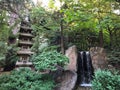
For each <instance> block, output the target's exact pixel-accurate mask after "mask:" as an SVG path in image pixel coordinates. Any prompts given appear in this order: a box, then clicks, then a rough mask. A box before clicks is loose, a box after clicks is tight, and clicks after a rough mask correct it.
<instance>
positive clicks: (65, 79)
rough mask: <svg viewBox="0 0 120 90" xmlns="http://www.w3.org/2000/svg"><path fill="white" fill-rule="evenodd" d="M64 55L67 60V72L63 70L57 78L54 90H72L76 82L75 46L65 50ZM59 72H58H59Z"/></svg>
mask: <svg viewBox="0 0 120 90" xmlns="http://www.w3.org/2000/svg"><path fill="white" fill-rule="evenodd" d="M65 55H66V56H67V57H68V58H69V63H68V66H67V70H65V71H64V70H63V71H62V72H61V73H59V75H57V76H58V77H57V78H56V80H55V81H56V82H57V83H58V86H57V87H56V88H55V90H73V89H74V87H75V85H76V82H77V73H76V71H77V49H76V46H72V47H70V48H68V50H66V53H65ZM59 71H60V70H59Z"/></svg>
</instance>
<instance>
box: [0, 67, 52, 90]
mask: <svg viewBox="0 0 120 90" xmlns="http://www.w3.org/2000/svg"><path fill="white" fill-rule="evenodd" d="M53 87H54V81H53V80H52V78H51V77H50V75H41V74H39V73H37V72H34V71H31V70H30V69H27V68H26V69H25V68H22V69H19V70H18V71H12V72H11V74H10V75H2V76H0V90H52V89H53Z"/></svg>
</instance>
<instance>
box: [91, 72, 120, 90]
mask: <svg viewBox="0 0 120 90" xmlns="http://www.w3.org/2000/svg"><path fill="white" fill-rule="evenodd" d="M92 87H93V90H120V75H118V73H117V72H110V71H108V70H104V71H101V70H98V71H96V72H95V77H94V79H93V81H92Z"/></svg>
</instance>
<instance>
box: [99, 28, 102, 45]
mask: <svg viewBox="0 0 120 90" xmlns="http://www.w3.org/2000/svg"><path fill="white" fill-rule="evenodd" d="M99 46H100V47H103V30H100V32H99Z"/></svg>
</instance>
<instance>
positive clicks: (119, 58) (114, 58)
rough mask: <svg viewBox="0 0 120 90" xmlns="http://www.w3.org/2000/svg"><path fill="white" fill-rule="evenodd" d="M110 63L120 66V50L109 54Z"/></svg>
mask: <svg viewBox="0 0 120 90" xmlns="http://www.w3.org/2000/svg"><path fill="white" fill-rule="evenodd" d="M108 62H109V63H111V64H113V65H114V64H120V50H119V49H117V50H116V49H114V50H111V51H109V52H108Z"/></svg>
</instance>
